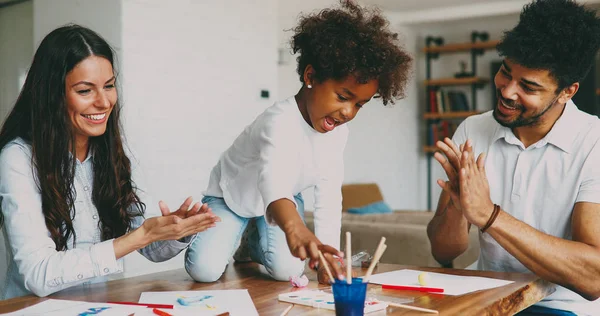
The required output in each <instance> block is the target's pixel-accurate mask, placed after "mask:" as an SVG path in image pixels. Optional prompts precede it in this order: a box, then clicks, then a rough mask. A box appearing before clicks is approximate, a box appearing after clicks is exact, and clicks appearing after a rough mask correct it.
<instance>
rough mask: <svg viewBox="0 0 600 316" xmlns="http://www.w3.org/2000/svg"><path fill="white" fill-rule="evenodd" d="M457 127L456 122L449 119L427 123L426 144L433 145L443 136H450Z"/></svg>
mask: <svg viewBox="0 0 600 316" xmlns="http://www.w3.org/2000/svg"><path fill="white" fill-rule="evenodd" d="M457 128H458V123H455V122H451V121H441V122H439V123H434V124H430V125H429V131H428V140H427V145H428V146H433V145H435V143H436V142H437V141H438V140H443V139H444V138H446V137H448V138H452V136H453V135H454V132H455V131H456V129H457Z"/></svg>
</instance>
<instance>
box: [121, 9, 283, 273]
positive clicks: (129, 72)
mask: <svg viewBox="0 0 600 316" xmlns="http://www.w3.org/2000/svg"><path fill="white" fill-rule="evenodd" d="M176 3H177V4H176V5H175V4H173V3H172V2H169V1H140V0H125V1H124V2H123V32H122V34H123V55H122V56H123V57H122V61H123V73H124V78H125V80H124V82H123V86H124V87H125V88H126V89H125V91H124V109H125V118H126V120H125V128H126V130H127V135H128V139H129V143H130V144H131V146H132V147H133V149H134V150H135V151H136V152H137V156H138V158H139V159H140V161H141V163H142V167H143V169H144V170H145V173H146V178H147V183H148V185H149V190H150V192H151V193H153V195H154V197H155V198H156V200H158V199H163V200H164V201H165V202H167V203H168V205H169V206H171V207H172V208H175V207H178V206H179V204H181V202H183V200H184V199H185V197H187V196H189V195H193V196H194V197H196V198H200V197H201V193H202V191H203V190H204V189H205V188H206V185H207V183H208V177H209V174H210V171H211V169H212V167H213V166H214V164H215V163H216V162H217V160H218V157H219V156H220V154H221V153H222V152H223V151H224V150H225V149H226V148H227V147H229V146H230V145H231V143H232V142H233V140H234V139H235V137H236V136H237V135H238V134H239V133H240V132H241V131H242V130H243V128H244V127H245V126H246V125H248V124H249V123H251V122H252V121H253V119H254V118H255V117H256V116H257V115H258V114H259V113H260V112H262V111H263V110H264V109H265V108H266V107H268V106H269V105H271V104H272V103H273V102H274V100H277V33H276V30H277V16H276V15H275V14H274V12H276V10H277V1H276V0H253V1H250V0H223V1H218V2H217V1H178V2H176ZM261 89H267V90H269V91H270V92H271V97H270V98H269V99H261V98H260V90H261ZM155 202H156V201H155ZM181 267H183V261H182V256H181V255H180V256H179V257H177V258H176V259H173V260H170V261H168V262H167V263H165V264H160V265H149V264H147V260H145V259H143V258H140V256H139V255H137V254H136V255H135V256H132V255H130V256H128V261H126V265H125V268H126V271H127V273H126V275H128V276H130V275H134V274H139V273H144V272H148V271H149V270H160V269H168V268H181Z"/></svg>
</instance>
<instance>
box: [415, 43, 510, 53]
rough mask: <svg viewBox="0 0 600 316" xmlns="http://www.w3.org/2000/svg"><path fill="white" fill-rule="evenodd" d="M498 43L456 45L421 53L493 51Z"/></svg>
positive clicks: (427, 48) (429, 48)
mask: <svg viewBox="0 0 600 316" xmlns="http://www.w3.org/2000/svg"><path fill="white" fill-rule="evenodd" d="M499 42H500V41H487V42H477V43H457V44H448V45H441V46H430V47H425V48H423V53H455V52H468V51H470V50H472V49H484V50H486V49H495V48H496V45H498V43H499Z"/></svg>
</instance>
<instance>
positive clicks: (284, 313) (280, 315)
mask: <svg viewBox="0 0 600 316" xmlns="http://www.w3.org/2000/svg"><path fill="white" fill-rule="evenodd" d="M292 307H294V304H292V305H290V306H288V308H286V309H285V310H284V311H283V312H281V314H279V316H285V315H287V313H289V312H290V310H291V309H292Z"/></svg>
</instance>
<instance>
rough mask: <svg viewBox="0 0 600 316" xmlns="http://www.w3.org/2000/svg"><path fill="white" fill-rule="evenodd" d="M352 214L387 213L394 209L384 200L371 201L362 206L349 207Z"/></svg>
mask: <svg viewBox="0 0 600 316" xmlns="http://www.w3.org/2000/svg"><path fill="white" fill-rule="evenodd" d="M347 212H348V213H350V214H387V213H392V209H391V208H390V206H389V205H387V203H385V202H384V201H379V202H375V203H371V204H368V205H365V206H361V207H353V208H349V209H348V211H347Z"/></svg>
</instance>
